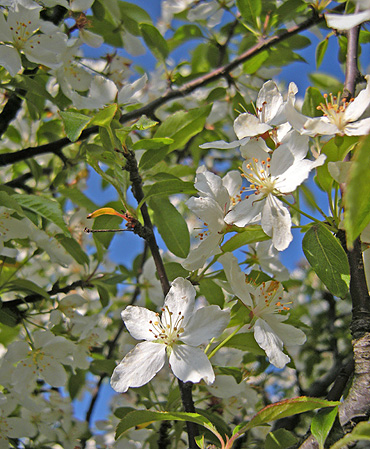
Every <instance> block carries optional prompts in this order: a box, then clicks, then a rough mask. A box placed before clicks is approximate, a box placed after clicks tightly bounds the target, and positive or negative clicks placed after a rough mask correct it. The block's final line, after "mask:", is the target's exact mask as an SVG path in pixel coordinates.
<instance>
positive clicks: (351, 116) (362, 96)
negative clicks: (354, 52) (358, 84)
mask: <svg viewBox="0 0 370 449" xmlns="http://www.w3.org/2000/svg"><path fill="white" fill-rule="evenodd" d="M369 14H370V10H369ZM365 78H366V81H367V84H366V88H365V89H362V90H361V92H359V94H358V95H357V97H356V98H355V99H354V100H353V101H351V102H350V103H349V105H348V106H347V107H346V110H345V112H344V117H345V119H346V120H347V121H348V122H354V121H355V120H357V119H359V118H360V117H361V115H362V114H363V113H364V112H365V111H366V109H367V107H368V106H369V104H370V75H366V76H365Z"/></svg>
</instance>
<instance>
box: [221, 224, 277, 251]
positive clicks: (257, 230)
mask: <svg viewBox="0 0 370 449" xmlns="http://www.w3.org/2000/svg"><path fill="white" fill-rule="evenodd" d="M269 239H270V237H269V236H268V235H267V234H265V233H264V232H263V230H262V227H261V226H260V225H248V226H246V227H245V228H244V229H243V230H241V231H240V232H238V233H237V234H235V235H233V236H232V237H231V238H230V239H229V240H228V241H227V242H225V243H224V244H223V245H222V246H221V249H222V251H223V252H224V253H228V252H232V251H235V250H236V249H238V248H240V247H241V246H244V245H248V244H249V243H256V242H262V241H264V240H269Z"/></svg>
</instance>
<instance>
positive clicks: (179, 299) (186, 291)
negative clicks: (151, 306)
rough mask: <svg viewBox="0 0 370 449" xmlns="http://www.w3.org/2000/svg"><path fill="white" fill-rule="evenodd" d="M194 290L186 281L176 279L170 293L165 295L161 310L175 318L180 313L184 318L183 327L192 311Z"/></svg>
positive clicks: (179, 278)
mask: <svg viewBox="0 0 370 449" xmlns="http://www.w3.org/2000/svg"><path fill="white" fill-rule="evenodd" d="M195 295H196V292H195V288H194V287H193V285H192V284H191V282H189V281H188V280H187V279H184V278H181V277H178V278H176V279H175V280H174V281H173V282H172V285H171V288H170V291H169V292H168V293H167V296H166V299H165V301H164V305H163V308H164V309H166V308H168V310H169V311H170V312H171V313H172V314H173V317H177V316H178V315H179V314H180V313H181V315H182V316H183V317H184V320H183V322H182V326H183V327H185V326H186V323H187V322H188V320H189V318H190V317H191V315H192V313H193V309H194V302H195Z"/></svg>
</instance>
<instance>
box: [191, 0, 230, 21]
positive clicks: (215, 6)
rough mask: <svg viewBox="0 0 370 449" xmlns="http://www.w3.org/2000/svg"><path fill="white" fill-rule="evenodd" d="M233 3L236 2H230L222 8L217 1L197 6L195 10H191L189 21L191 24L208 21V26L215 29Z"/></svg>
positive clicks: (212, 0)
mask: <svg viewBox="0 0 370 449" xmlns="http://www.w3.org/2000/svg"><path fill="white" fill-rule="evenodd" d="M233 3H234V0H228V1H226V2H225V4H224V5H223V6H222V7H221V6H220V3H219V2H218V1H216V0H211V1H209V2H207V3H199V4H196V5H195V6H194V8H191V9H190V10H189V12H188V16H187V17H188V20H189V21H191V22H193V21H198V20H206V21H207V26H209V27H212V28H213V27H215V26H216V25H218V24H219V23H220V22H221V19H222V16H223V14H224V11H225V9H226V8H227V7H230V6H231V5H232V4H233ZM225 7H226V8H225Z"/></svg>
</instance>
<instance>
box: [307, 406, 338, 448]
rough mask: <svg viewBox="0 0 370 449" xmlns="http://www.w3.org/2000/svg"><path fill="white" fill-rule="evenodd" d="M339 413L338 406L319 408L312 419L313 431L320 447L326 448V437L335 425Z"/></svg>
mask: <svg viewBox="0 0 370 449" xmlns="http://www.w3.org/2000/svg"><path fill="white" fill-rule="evenodd" d="M337 414H338V407H333V408H332V409H328V408H324V409H322V410H319V411H318V412H317V413H316V415H315V416H314V417H313V419H312V421H311V433H312V435H313V436H314V437H315V438H316V440H317V442H318V443H319V449H324V444H325V441H326V438H327V437H328V435H329V432H330V430H331V428H332V427H333V424H334V421H335V418H336V416H337Z"/></svg>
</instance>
